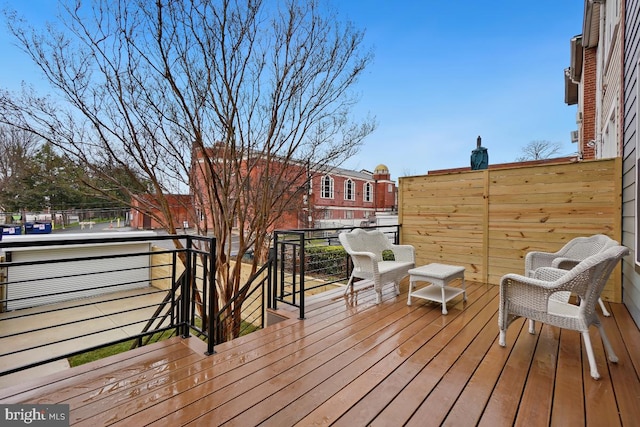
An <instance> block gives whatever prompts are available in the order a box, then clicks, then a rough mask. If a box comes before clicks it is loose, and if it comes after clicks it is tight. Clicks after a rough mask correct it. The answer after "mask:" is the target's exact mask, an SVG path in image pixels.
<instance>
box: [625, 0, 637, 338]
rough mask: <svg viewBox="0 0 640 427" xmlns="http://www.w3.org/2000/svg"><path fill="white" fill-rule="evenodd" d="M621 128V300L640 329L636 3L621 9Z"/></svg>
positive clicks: (627, 4) (627, 3)
mask: <svg viewBox="0 0 640 427" xmlns="http://www.w3.org/2000/svg"><path fill="white" fill-rule="evenodd" d="M624 22H625V24H624V28H625V31H624V39H625V43H624V76H625V77H624V124H623V144H624V149H623V164H622V169H623V170H622V243H623V244H624V245H625V246H627V247H628V248H629V249H631V252H632V256H628V257H625V259H624V260H623V263H622V273H623V274H622V277H623V282H622V299H623V302H624V303H625V305H626V306H627V308H628V309H629V312H630V313H631V315H632V316H633V318H634V320H635V322H636V324H638V325H640V267H639V266H638V262H637V261H635V260H638V258H640V257H639V254H638V244H639V242H640V236H638V235H637V233H639V232H640V230H639V229H638V225H637V224H638V217H637V212H638V210H639V209H638V206H637V204H638V200H639V198H638V185H637V179H638V178H637V172H638V162H639V161H640V153H639V150H638V148H639V147H638V145H639V143H640V142H639V135H638V131H639V126H640V120H639V118H638V110H639V108H640V105H639V104H640V99H638V98H639V92H640V87H639V82H640V76H639V73H640V65H639V61H640V53H639V52H640V30H639V29H640V0H627V1H626V5H625V9H624Z"/></svg>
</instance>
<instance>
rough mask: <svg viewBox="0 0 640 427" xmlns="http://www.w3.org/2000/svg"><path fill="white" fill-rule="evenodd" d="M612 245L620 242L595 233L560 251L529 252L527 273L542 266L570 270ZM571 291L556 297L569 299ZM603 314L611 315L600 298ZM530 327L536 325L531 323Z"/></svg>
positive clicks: (530, 275)
mask: <svg viewBox="0 0 640 427" xmlns="http://www.w3.org/2000/svg"><path fill="white" fill-rule="evenodd" d="M612 246H618V242H616V241H615V240H613V239H611V238H609V237H608V236H605V235H604V234H594V235H593V236H590V237H576V238H575V239H572V240H570V241H569V242H568V243H567V244H566V245H564V246H563V247H562V248H560V250H559V251H558V252H539V251H533V252H529V253H528V254H527V256H526V257H525V259H524V269H525V274H526V275H527V276H529V277H533V276H534V274H535V271H536V269H538V268H540V267H555V268H561V269H563V270H570V269H572V268H573V267H575V266H576V265H578V263H579V262H580V261H582V260H583V259H585V258H587V257H589V256H591V255H594V254H597V253H598V252H602V251H604V250H606V249H608V248H610V247H612ZM570 296H571V295H570V293H569V292H564V293H558V294H556V295H555V296H554V298H557V299H560V300H563V301H565V302H566V301H568V300H569V297H570ZM598 303H599V304H600V309H601V310H602V314H604V315H605V316H607V317H608V316H610V314H609V312H608V311H607V308H606V307H605V306H604V303H603V302H602V299H600V298H598ZM529 327H530V328H533V327H534V325H533V323H531V324H530V325H529Z"/></svg>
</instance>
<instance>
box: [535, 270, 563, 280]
mask: <svg viewBox="0 0 640 427" xmlns="http://www.w3.org/2000/svg"><path fill="white" fill-rule="evenodd" d="M565 274H567V270H565V269H561V268H555V267H540V268H538V269H536V270H535V272H534V274H533V278H534V279H539V280H544V281H545V282H555V281H556V280H558V279H559V278H561V277H562V276H564V275H565Z"/></svg>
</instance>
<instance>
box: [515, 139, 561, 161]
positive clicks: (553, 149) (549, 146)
mask: <svg viewBox="0 0 640 427" xmlns="http://www.w3.org/2000/svg"><path fill="white" fill-rule="evenodd" d="M559 152H560V144H559V143H558V142H550V141H544V140H539V141H531V142H529V143H528V144H527V145H525V146H524V147H522V156H520V157H517V158H516V162H524V161H527V160H542V159H550V158H552V157H553V156H555V155H557V154H558V153H559Z"/></svg>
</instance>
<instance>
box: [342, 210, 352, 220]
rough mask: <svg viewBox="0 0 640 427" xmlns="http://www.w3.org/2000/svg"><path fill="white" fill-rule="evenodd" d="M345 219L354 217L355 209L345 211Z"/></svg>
mask: <svg viewBox="0 0 640 427" xmlns="http://www.w3.org/2000/svg"><path fill="white" fill-rule="evenodd" d="M344 219H353V211H344Z"/></svg>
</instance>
